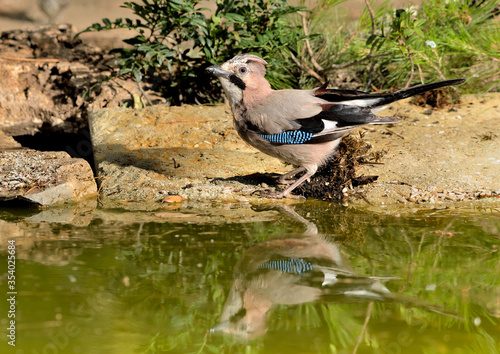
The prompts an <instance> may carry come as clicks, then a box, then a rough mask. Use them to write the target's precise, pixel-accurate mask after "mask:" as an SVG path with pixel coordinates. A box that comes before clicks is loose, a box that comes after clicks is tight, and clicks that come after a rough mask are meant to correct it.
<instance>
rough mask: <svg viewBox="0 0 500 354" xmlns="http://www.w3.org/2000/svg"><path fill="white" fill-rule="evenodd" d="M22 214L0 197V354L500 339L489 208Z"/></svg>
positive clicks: (286, 348) (489, 347) (309, 205)
mask: <svg viewBox="0 0 500 354" xmlns="http://www.w3.org/2000/svg"><path fill="white" fill-rule="evenodd" d="M23 213H24V212H20V211H19V210H7V209H0V232H1V238H0V240H1V242H2V246H1V247H0V258H1V262H0V269H1V271H0V289H2V293H1V296H2V297H3V299H1V301H0V303H1V305H0V319H1V320H0V321H1V323H0V324H1V328H2V333H3V335H2V339H1V343H0V353H25V354H27V353H30V354H31V353H161V352H174V353H218V352H224V353H240V352H243V353H497V352H499V350H498V348H499V347H500V254H499V243H500V212H499V210H498V209H495V208H486V209H477V208H475V209H468V210H465V209H463V208H457V209H442V210H428V209H427V210H426V209H422V210H418V209H415V210H413V211H411V212H410V211H408V212H404V213H401V214H398V213H388V212H384V213H373V212H369V211H362V210H357V209H353V208H348V207H342V206H340V205H337V204H327V203H316V202H305V203H299V204H296V205H294V206H293V207H291V206H288V207H283V206H278V205H263V206H253V207H249V206H239V205H237V204H234V205H233V204H228V205H221V206H217V207H214V208H207V209H204V210H196V211H194V210H189V209H182V210H174V211H168V210H167V211H165V210H163V211H154V212H147V211H144V212H127V211H123V210H109V209H98V210H95V211H94V212H93V213H92V214H91V215H90V216H89V215H87V216H86V218H87V219H85V221H83V222H79V223H77V224H78V225H80V226H75V225H71V224H64V223H56V222H46V221H43V219H37V218H36V214H35V213H32V214H30V215H23ZM155 213H156V217H158V216H159V218H157V219H152V216H154V215H155ZM157 213H161V214H157ZM168 213H171V214H168ZM189 213H191V214H196V216H191V217H189V216H186V214H189ZM160 218H161V219H160ZM37 220H38V221H37ZM152 220H154V221H152ZM10 240H15V273H14V275H15V285H14V287H13V288H11V289H10V290H14V291H15V295H14V296H15V300H16V302H15V306H14V307H15V310H14V313H15V346H12V345H9V344H8V342H9V341H11V339H10V338H9V337H8V336H7V335H8V334H9V331H8V330H7V328H8V327H9V326H10V320H11V319H10V318H8V314H9V311H10V310H11V309H12V307H11V306H10V303H9V301H8V299H9V298H10V296H12V295H9V294H8V292H9V289H8V284H9V283H8V276H9V274H10V275H12V273H9V272H8V269H9V266H8V262H7V260H8V256H9V253H8V251H9V248H8V245H9V241H10ZM11 249H12V247H11Z"/></svg>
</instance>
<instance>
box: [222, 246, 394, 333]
mask: <svg viewBox="0 0 500 354" xmlns="http://www.w3.org/2000/svg"><path fill="white" fill-rule="evenodd" d="M388 294H389V290H387V288H386V287H385V286H384V285H383V284H382V283H381V282H380V279H379V278H371V277H365V276H360V275H357V274H355V273H354V272H353V271H352V270H351V269H350V267H349V265H348V264H347V263H346V261H345V260H344V259H343V258H342V256H341V254H340V251H339V248H338V246H337V245H336V244H335V243H332V242H329V241H328V240H327V239H325V238H323V237H320V236H308V237H306V238H291V239H285V240H278V241H269V242H264V243H261V244H258V245H256V246H254V247H252V248H250V249H249V250H247V251H246V252H245V253H244V254H243V256H242V257H241V259H240V261H239V262H238V264H237V266H236V268H235V271H234V281H233V284H232V286H231V290H230V291H229V295H228V298H227V301H226V304H225V305H224V308H223V310H222V315H221V317H220V322H219V324H218V325H217V326H216V327H215V328H214V331H222V332H225V333H230V334H233V335H236V336H237V337H241V338H249V337H257V336H259V335H262V334H264V333H265V332H266V330H267V326H266V317H267V312H268V311H269V310H270V309H271V307H272V306H273V305H296V304H301V303H306V302H313V301H317V300H320V299H321V300H324V301H330V302H342V301H371V300H384V299H385V298H386V297H387V295H388Z"/></svg>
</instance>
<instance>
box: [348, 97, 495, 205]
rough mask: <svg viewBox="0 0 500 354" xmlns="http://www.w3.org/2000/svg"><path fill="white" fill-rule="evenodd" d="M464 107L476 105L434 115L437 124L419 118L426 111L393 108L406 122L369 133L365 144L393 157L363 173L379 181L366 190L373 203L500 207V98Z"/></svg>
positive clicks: (469, 99)
mask: <svg viewBox="0 0 500 354" xmlns="http://www.w3.org/2000/svg"><path fill="white" fill-rule="evenodd" d="M462 101H465V102H472V103H468V104H464V105H462V106H455V109H454V110H450V109H441V110H434V111H433V116H432V119H431V118H430V117H425V118H423V119H422V118H421V117H419V114H418V113H419V111H423V110H424V108H421V107H415V106H411V105H408V103H407V102H404V101H403V102H397V103H395V104H392V107H394V108H395V110H394V115H396V116H400V117H403V118H404V120H403V121H402V122H400V123H398V124H395V125H394V126H392V127H382V126H379V127H377V129H375V130H370V131H366V134H365V140H367V141H369V142H370V143H371V144H372V145H373V146H374V149H376V150H384V151H386V152H387V153H386V154H385V155H384V156H383V158H382V160H381V162H382V163H383V164H382V165H363V166H362V167H361V168H360V169H359V171H358V172H359V173H360V174H363V175H372V174H376V175H378V176H379V179H378V180H377V182H376V183H373V184H370V185H368V186H365V188H364V189H363V196H364V197H365V198H366V199H367V200H368V201H369V202H370V203H372V204H374V205H379V204H380V202H381V201H385V202H386V204H387V203H391V202H392V200H393V199H396V198H398V196H399V199H401V196H402V197H403V199H404V200H405V201H406V203H438V202H439V203H440V202H445V201H448V202H455V201H456V202H459V201H467V200H469V201H470V200H477V199H482V198H490V199H491V201H493V202H495V201H499V198H500V196H499V195H498V194H497V192H496V190H498V186H499V185H500V176H499V171H500V138H498V137H496V136H495V134H494V132H498V131H500V120H499V119H498V117H499V116H500V108H499V107H500V105H499V103H500V95H498V94H488V95H484V97H482V99H481V100H479V99H477V98H476V97H475V96H472V95H470V96H464V97H462ZM409 107H410V108H411V110H408V108H409ZM457 112H458V113H457ZM388 132H389V133H391V134H392V135H390V136H388V134H387V133H388ZM383 195H389V198H383ZM388 199H389V200H388ZM352 202H353V203H356V204H359V203H365V201H363V200H360V199H357V200H355V199H354V198H353V200H352Z"/></svg>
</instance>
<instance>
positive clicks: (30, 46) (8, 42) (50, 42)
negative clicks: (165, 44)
mask: <svg viewBox="0 0 500 354" xmlns="http://www.w3.org/2000/svg"><path fill="white" fill-rule="evenodd" d="M75 34H76V29H75V28H73V27H71V26H70V25H53V26H44V27H39V28H36V29H33V30H13V31H6V32H2V33H0V52H1V53H2V58H0V77H1V78H2V85H0V129H1V130H3V131H4V132H5V133H7V134H8V135H11V136H19V135H34V134H36V133H39V132H42V133H47V132H52V133H54V132H55V133H73V134H75V133H78V132H80V131H81V130H82V129H84V128H86V127H87V125H88V112H89V111H90V110H93V109H99V108H102V107H105V106H106V107H119V106H121V105H123V104H124V103H126V102H133V95H134V94H139V95H140V91H139V88H138V86H137V83H135V82H134V81H133V80H118V81H109V82H105V83H103V84H102V85H100V86H99V85H97V86H96V87H94V89H93V90H92V91H91V92H90V96H89V97H88V98H87V99H85V100H84V99H83V94H84V93H85V92H86V91H87V89H88V88H89V87H90V86H91V85H92V84H95V83H97V82H99V81H100V80H101V79H102V78H103V77H104V76H106V75H109V73H110V69H109V68H110V67H112V66H113V62H114V60H115V57H114V56H113V55H110V54H108V53H106V52H104V51H103V50H101V49H99V48H97V47H93V46H90V45H88V44H86V43H84V42H82V40H81V39H80V38H79V37H77V38H75ZM145 89H147V88H145ZM149 96H150V97H151V98H152V99H153V101H154V102H155V103H161V102H164V101H165V100H164V99H162V98H161V97H158V95H156V96H155V94H154V93H151V92H149Z"/></svg>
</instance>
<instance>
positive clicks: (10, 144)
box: [0, 130, 21, 150]
mask: <svg viewBox="0 0 500 354" xmlns="http://www.w3.org/2000/svg"><path fill="white" fill-rule="evenodd" d="M20 148H21V144H19V143H18V142H17V141H15V140H14V138H12V137H11V136H8V135H6V134H5V133H4V132H3V131H2V130H0V150H6V149H20Z"/></svg>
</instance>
